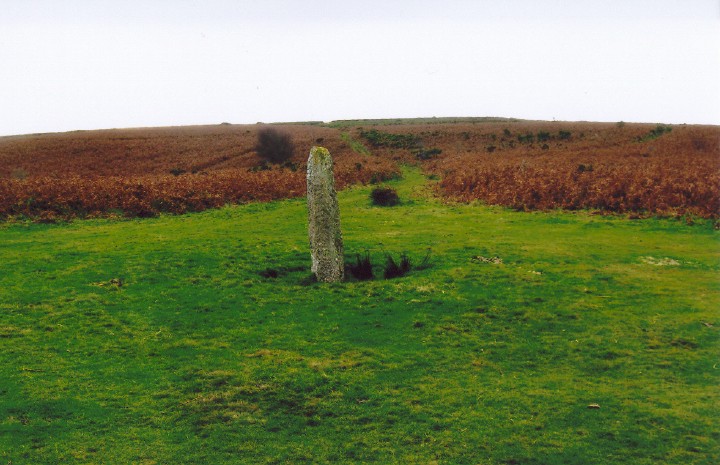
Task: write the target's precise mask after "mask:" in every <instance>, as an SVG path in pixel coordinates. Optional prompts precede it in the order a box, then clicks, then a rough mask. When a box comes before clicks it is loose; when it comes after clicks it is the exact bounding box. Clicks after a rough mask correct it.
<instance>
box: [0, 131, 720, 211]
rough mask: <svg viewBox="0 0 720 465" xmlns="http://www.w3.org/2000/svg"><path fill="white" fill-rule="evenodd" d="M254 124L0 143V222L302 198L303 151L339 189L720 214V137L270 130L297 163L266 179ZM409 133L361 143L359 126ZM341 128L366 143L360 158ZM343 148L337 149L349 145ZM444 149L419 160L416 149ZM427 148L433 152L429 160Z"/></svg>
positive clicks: (539, 205) (520, 205)
mask: <svg viewBox="0 0 720 465" xmlns="http://www.w3.org/2000/svg"><path fill="white" fill-rule="evenodd" d="M262 127H263V126H262V125H218V126H200V127H181V128H156V129H127V130H105V131H78V132H71V133H63V134H41V135H32V136H13V137H4V138H0V219H8V218H22V217H26V218H32V219H35V220H40V221H42V220H48V221H51V220H54V219H57V218H78V217H82V218H85V217H103V216H116V215H123V216H154V215H157V214H159V213H162V212H167V213H184V212H189V211H200V210H203V209H206V208H214V207H218V206H222V205H225V204H229V203H241V202H248V201H266V200H273V199H281V198H289V197H298V196H303V195H305V163H306V158H307V154H308V152H309V150H310V147H312V146H313V145H322V146H324V147H326V148H328V150H329V151H330V153H331V154H332V155H333V158H334V160H335V176H336V186H337V187H338V188H342V187H344V186H347V185H349V184H355V183H369V182H371V181H374V180H375V181H377V180H383V179H388V178H391V177H393V176H396V175H397V174H398V172H399V170H398V167H397V163H398V162H412V163H422V165H423V168H424V169H425V171H426V172H427V173H429V174H434V175H436V176H438V178H440V182H439V183H438V187H437V189H438V193H439V194H440V195H441V196H443V197H446V198H448V199H450V200H454V201H462V202H471V201H480V202H483V203H487V204H493V205H504V206H509V207H512V208H516V209H518V210H551V209H567V210H578V209H590V210H595V211H599V212H603V213H628V214H631V215H634V216H654V215H657V216H682V215H689V216H699V217H704V218H718V217H719V216H720V127H718V126H686V125H674V126H672V127H669V126H662V125H654V124H630V123H628V124H624V123H564V122H527V121H520V122H474V123H471V122H466V123H462V122H461V123H453V124H440V123H434V122H433V123H421V124H394V125H378V126H372V125H370V124H369V122H366V121H363V122H357V125H356V126H352V125H351V126H348V127H347V128H346V129H335V128H331V127H325V126H320V125H300V124H295V125H281V126H278V127H279V128H280V129H281V130H282V131H283V132H286V133H288V134H290V136H291V137H292V140H293V143H294V146H295V158H294V159H293V160H291V163H290V164H289V165H288V166H285V167H278V166H272V167H270V168H269V169H267V168H268V167H267V166H263V164H262V160H261V159H260V158H259V157H258V156H257V154H256V153H255V151H254V150H255V146H256V142H257V132H258V130H259V129H260V128H262ZM372 128H374V129H376V130H378V131H382V132H384V133H390V134H401V135H412V136H414V137H415V140H416V141H417V143H416V144H413V146H412V147H405V148H392V147H390V146H372V145H371V144H370V141H368V140H364V139H363V136H362V133H363V131H368V130H369V129H372ZM341 131H346V132H348V133H349V135H350V136H351V138H352V139H354V140H356V141H360V142H363V143H364V144H365V145H366V146H367V147H370V148H371V150H372V153H373V155H371V156H368V155H359V154H357V153H355V152H353V150H352V149H351V148H350V146H349V142H346V140H343V138H342V137H341ZM346 139H348V138H347V137H346ZM432 149H438V150H441V153H440V154H439V155H437V156H436V157H435V158H431V159H430V160H426V161H422V162H419V161H417V160H416V157H415V156H414V155H413V153H417V152H418V151H419V150H420V151H426V152H429V153H433V150H432ZM435 152H436V151H435Z"/></svg>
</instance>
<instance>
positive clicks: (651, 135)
mask: <svg viewBox="0 0 720 465" xmlns="http://www.w3.org/2000/svg"><path fill="white" fill-rule="evenodd" d="M670 131H672V126H667V125H664V124H658V125H657V126H655V128H653V129H651V130H650V132H648V133H647V134H645V135H644V136H640V137H638V138H637V141H638V142H647V141H649V140H654V139H657V138H658V137H660V136H662V135H663V134H665V133H668V132H670Z"/></svg>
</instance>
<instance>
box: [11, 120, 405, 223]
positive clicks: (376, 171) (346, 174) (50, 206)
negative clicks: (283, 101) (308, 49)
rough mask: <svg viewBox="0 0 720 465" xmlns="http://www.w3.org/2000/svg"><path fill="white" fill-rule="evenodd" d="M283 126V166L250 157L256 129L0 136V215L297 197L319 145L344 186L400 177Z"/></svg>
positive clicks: (312, 129) (70, 214)
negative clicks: (287, 151) (289, 142)
mask: <svg viewBox="0 0 720 465" xmlns="http://www.w3.org/2000/svg"><path fill="white" fill-rule="evenodd" d="M282 128H283V130H284V131H286V132H288V133H290V134H291V136H292V137H293V141H294V143H295V146H296V147H297V150H296V152H298V153H297V154H296V158H297V159H294V160H292V161H291V164H289V165H287V166H283V167H280V166H266V165H263V164H262V161H261V160H260V159H259V158H258V157H257V155H256V154H255V152H254V147H255V144H256V134H257V130H258V129H259V126H257V125H253V126H229V125H228V126H212V127H188V128H162V129H132V130H109V131H88V132H74V133H64V134H47V135H35V136H16V137H7V138H2V139H0V218H5V219H8V218H18V217H26V218H32V219H35V220H40V221H52V220H55V219H58V218H63V219H72V218H92V217H104V216H118V215H122V216H130V217H134V216H139V217H148V216H156V215H158V214H159V213H163V212H167V213H185V212H190V211H201V210H204V209H207V208H215V207H220V206H223V205H226V204H230V203H241V202H248V201H268V200H275V199H282V198H290V197H300V196H304V195H305V158H307V153H306V152H308V151H309V147H311V146H312V145H313V144H315V143H317V142H318V141H322V143H323V144H324V145H325V146H327V147H328V148H329V149H330V150H331V151H332V153H333V155H334V156H335V157H336V183H337V185H338V187H340V188H342V187H344V186H347V185H349V184H354V183H369V182H371V181H372V180H382V179H387V178H389V177H392V176H396V175H397V174H398V172H399V170H398V168H397V166H396V164H395V163H393V162H391V161H389V160H384V159H380V158H378V157H368V156H362V155H358V154H356V153H354V152H353V151H352V150H350V148H349V147H348V146H347V145H346V144H345V143H344V142H343V141H342V140H341V139H340V134H339V132H337V131H335V130H332V129H328V128H323V127H317V126H308V125H287V126H283V127H282ZM306 148H307V150H306Z"/></svg>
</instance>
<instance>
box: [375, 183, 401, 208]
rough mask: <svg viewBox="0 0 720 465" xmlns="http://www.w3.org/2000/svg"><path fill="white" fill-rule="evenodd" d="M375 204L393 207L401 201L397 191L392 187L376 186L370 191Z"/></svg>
mask: <svg viewBox="0 0 720 465" xmlns="http://www.w3.org/2000/svg"><path fill="white" fill-rule="evenodd" d="M370 199H371V200H372V203H373V205H378V206H381V207H392V206H394V205H397V204H399V203H400V197H398V194H397V191H396V190H395V189H393V188H392V187H376V188H375V189H373V190H372V192H370Z"/></svg>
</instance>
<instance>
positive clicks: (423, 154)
mask: <svg viewBox="0 0 720 465" xmlns="http://www.w3.org/2000/svg"><path fill="white" fill-rule="evenodd" d="M441 153H442V150H440V149H438V148H432V149H418V150H417V151H416V152H415V158H417V159H418V160H430V159H432V158H435V157H437V156H438V155H440V154H441Z"/></svg>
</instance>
